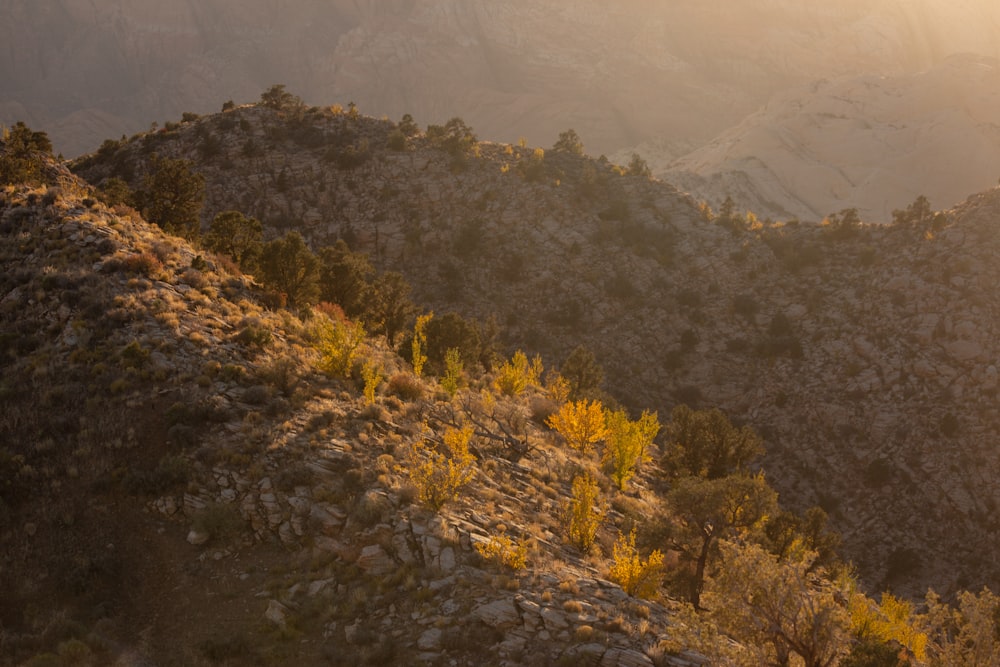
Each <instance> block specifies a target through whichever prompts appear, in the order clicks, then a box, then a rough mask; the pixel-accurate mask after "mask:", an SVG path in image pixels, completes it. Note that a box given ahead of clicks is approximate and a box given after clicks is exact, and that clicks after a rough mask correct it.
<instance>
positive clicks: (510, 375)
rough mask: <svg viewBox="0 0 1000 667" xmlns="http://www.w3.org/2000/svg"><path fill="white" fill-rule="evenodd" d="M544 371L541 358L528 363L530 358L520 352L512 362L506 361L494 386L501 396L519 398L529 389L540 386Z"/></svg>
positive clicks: (498, 373)
mask: <svg viewBox="0 0 1000 667" xmlns="http://www.w3.org/2000/svg"><path fill="white" fill-rule="evenodd" d="M542 370H543V369H542V359H541V357H538V356H535V357H534V358H533V359H531V361H528V356H527V355H526V354H525V353H524V352H522V351H521V350H518V351H517V352H515V353H514V356H513V357H511V359H510V361H505V362H504V363H503V365H502V366H501V367H500V369H499V370H498V371H497V377H496V379H495V380H494V381H493V384H494V386H495V387H496V389H497V391H499V392H500V393H501V394H505V395H507V396H519V395H520V394H522V393H523V392H524V390H525V389H527V388H528V387H531V386H535V387H537V386H538V383H539V382H540V381H541V377H542Z"/></svg>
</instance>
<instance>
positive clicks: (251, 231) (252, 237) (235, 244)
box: [203, 211, 264, 273]
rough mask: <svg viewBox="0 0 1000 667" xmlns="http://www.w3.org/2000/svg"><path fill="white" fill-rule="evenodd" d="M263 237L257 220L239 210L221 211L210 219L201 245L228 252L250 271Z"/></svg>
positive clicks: (258, 252)
mask: <svg viewBox="0 0 1000 667" xmlns="http://www.w3.org/2000/svg"><path fill="white" fill-rule="evenodd" d="M263 239H264V230H263V227H262V226H261V224H260V221H259V220H257V219H256V218H248V217H246V216H245V215H243V214H242V213H240V212H239V211H223V212H222V213H220V214H218V215H217V216H215V218H214V219H213V220H212V224H211V225H210V226H209V229H208V233H207V234H205V238H204V239H203V244H204V246H205V248H207V249H208V250H211V251H212V252H217V253H220V254H223V255H228V256H229V257H231V258H232V259H233V261H234V262H236V263H237V264H239V266H240V268H241V269H243V270H244V271H247V272H249V273H253V272H254V271H256V270H257V266H258V263H259V261H260V255H261V252H262V251H263V249H264V243H263Z"/></svg>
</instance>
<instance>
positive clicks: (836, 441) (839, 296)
mask: <svg viewBox="0 0 1000 667" xmlns="http://www.w3.org/2000/svg"><path fill="white" fill-rule="evenodd" d="M397 130H398V128H397V127H396V126H395V124H394V123H392V122H389V121H384V120H383V121H379V120H374V119H370V118H365V117H363V116H359V115H356V114H353V113H349V112H347V111H343V110H341V109H338V108H334V109H329V108H324V109H318V108H314V109H311V110H307V109H286V110H284V111H276V110H273V109H269V108H266V107H263V106H259V105H258V106H246V107H240V108H237V109H235V110H233V111H230V112H227V113H224V114H219V115H215V116H211V117H207V118H203V119H200V120H198V121H195V122H189V123H183V124H180V125H177V126H176V127H173V129H170V130H169V131H164V132H159V133H156V134H149V135H145V136H140V137H136V138H134V139H133V140H131V141H129V142H126V143H123V144H118V143H115V142H112V143H110V144H108V145H106V146H105V147H104V148H103V149H102V151H101V153H100V154H99V155H95V156H91V157H89V158H86V159H83V160H81V161H80V162H78V163H77V165H76V168H77V169H78V170H79V171H80V173H82V174H84V175H85V176H87V178H88V179H90V180H91V181H92V182H94V183H99V182H101V181H102V179H105V178H107V177H109V176H112V175H117V176H121V177H125V178H126V179H129V180H130V182H131V183H132V185H133V186H134V187H141V186H142V183H143V174H144V173H145V172H146V171H147V169H148V164H149V159H150V157H151V156H152V155H153V154H154V153H156V154H159V155H162V156H182V157H187V158H191V159H193V160H195V162H196V169H197V170H198V171H199V172H200V173H202V174H203V175H204V176H205V178H206V183H207V201H206V207H205V211H204V221H205V223H206V224H207V223H208V222H209V221H210V220H211V219H212V218H213V216H214V215H215V214H216V213H217V212H219V211H223V210H226V209H233V208H235V209H238V210H241V211H244V212H246V213H247V214H250V215H254V216H256V217H258V218H260V219H261V220H263V221H264V222H265V226H266V228H267V229H268V230H269V234H271V235H276V234H279V233H280V232H281V231H283V230H286V229H290V228H295V229H297V230H300V231H301V232H302V233H303V234H305V235H306V236H307V237H308V238H309V239H310V240H311V242H312V244H313V246H314V247H319V246H322V245H324V244H329V243H331V242H333V241H334V240H335V239H336V238H338V237H339V238H347V239H350V241H351V243H352V244H353V245H354V247H355V248H356V249H358V250H362V251H364V252H367V253H369V254H370V255H371V257H372V259H373V260H374V261H375V262H376V263H377V264H378V265H379V266H381V267H382V268H391V269H393V270H398V271H401V272H402V273H404V274H405V276H406V278H407V279H408V280H409V281H410V282H411V283H412V284H413V286H414V294H415V296H416V299H417V300H418V302H420V303H423V304H425V305H426V306H427V307H429V308H430V307H433V309H434V310H435V312H437V313H439V314H440V313H446V312H449V311H452V310H454V311H457V312H459V313H461V314H462V315H464V316H466V317H474V318H478V319H480V320H484V321H485V320H487V319H488V318H490V317H492V318H494V320H495V321H496V323H497V324H498V325H499V326H500V328H501V330H502V332H503V337H504V340H505V341H506V342H507V344H509V345H510V346H511V349H513V347H514V346H521V347H523V348H524V349H525V350H530V351H533V352H535V351H537V352H541V353H542V354H543V355H544V357H545V358H546V359H549V360H552V362H553V363H560V362H561V361H562V360H563V359H565V358H566V355H567V353H568V352H569V350H571V349H573V348H574V347H575V346H576V345H578V344H580V343H581V342H582V343H584V344H585V345H586V346H588V347H589V348H590V349H592V350H593V351H594V352H595V353H596V355H597V357H598V359H599V361H600V362H601V364H602V365H603V366H604V367H605V369H606V371H607V374H606V377H607V382H606V384H607V388H608V389H610V390H611V391H613V392H614V393H615V394H616V395H618V396H620V397H622V398H623V399H625V400H627V401H629V402H630V403H632V404H633V405H636V406H642V407H650V408H654V409H658V410H659V411H660V414H661V415H663V414H667V413H668V412H669V410H670V408H671V407H672V406H674V405H676V404H678V403H687V404H692V405H696V406H719V407H721V408H723V409H724V410H725V411H726V412H727V413H728V414H730V415H731V416H732V417H733V418H734V419H736V420H738V421H740V422H742V423H749V424H752V425H753V426H754V428H756V429H757V430H759V431H760V432H761V433H762V434H763V435H764V436H765V439H766V443H767V448H768V454H767V457H766V459H765V463H764V465H765V468H766V469H767V470H768V473H769V474H768V480H769V482H770V483H771V484H772V485H774V486H775V487H776V488H777V489H778V490H779V491H780V493H781V497H782V500H783V502H785V503H787V504H790V505H792V506H794V507H797V508H800V509H803V508H805V507H807V506H809V505H811V504H815V503H819V504H820V505H821V506H822V507H824V508H825V509H827V510H828V511H829V512H830V514H831V520H832V522H833V525H834V527H835V528H837V529H838V530H840V531H841V532H842V533H843V535H844V539H845V552H846V555H847V556H848V557H850V558H851V559H852V560H853V561H854V562H855V563H856V564H857V565H858V567H859V570H860V573H861V575H862V579H863V580H864V582H865V583H866V584H867V585H868V586H870V587H871V588H873V589H876V590H878V589H882V588H883V587H891V588H892V589H894V590H898V591H903V592H911V593H921V592H922V591H924V590H926V588H927V587H928V586H929V585H933V586H934V587H935V588H937V589H938V590H954V589H955V587H969V588H977V587H979V586H981V585H982V584H989V585H991V586H992V587H994V588H997V587H998V586H997V584H998V582H1000V570H998V568H997V566H996V564H995V563H993V562H992V558H991V557H990V556H988V554H991V553H993V552H994V551H995V550H996V547H997V546H998V545H997V544H996V534H997V533H996V530H995V520H996V519H995V517H996V511H995V510H996V503H997V493H996V492H995V489H994V486H993V485H992V483H991V479H992V477H993V475H994V473H995V471H996V470H997V468H998V466H1000V461H998V459H997V457H998V453H997V451H996V450H995V448H994V447H993V446H992V443H993V442H994V441H995V440H996V437H997V431H998V428H1000V414H998V412H997V410H996V408H995V396H996V391H997V382H998V371H997V368H996V365H995V360H996V358H997V356H998V354H997V353H998V350H997V341H998V340H1000V338H998V337H997V335H996V333H997V332H996V328H997V323H998V314H1000V304H998V303H997V299H996V296H995V293H996V290H995V289H993V288H994V287H995V285H996V284H997V280H998V278H1000V276H998V275H997V271H998V267H997V264H996V262H995V257H996V253H997V243H998V242H1000V241H998V240H997V238H998V237H997V233H996V231H997V225H998V224H1000V222H998V221H1000V193H998V192H997V191H995V190H991V191H987V192H984V193H983V194H980V195H977V196H975V197H973V198H971V199H970V200H968V201H967V202H966V203H964V204H962V205H961V206H959V207H957V208H955V209H953V210H950V211H947V212H945V213H943V214H940V215H933V214H931V212H930V211H929V210H927V209H926V207H922V206H920V205H917V204H914V205H913V206H912V207H910V210H909V212H908V214H907V216H905V220H901V221H900V222H899V223H898V224H894V225H889V226H869V225H864V224H861V223H859V222H857V221H855V220H853V219H850V218H849V217H847V218H845V219H840V218H839V217H838V218H837V219H835V220H831V221H830V222H829V224H827V225H816V224H805V223H802V224H776V225H770V226H764V225H762V224H760V223H759V222H757V221H756V220H754V219H749V220H748V219H745V218H744V217H742V216H739V215H735V214H732V213H730V214H728V215H726V216H719V217H715V218H713V217H711V216H709V215H707V214H706V212H705V211H704V210H702V209H699V207H698V206H697V205H696V204H695V202H693V201H692V200H691V199H690V198H688V197H686V196H685V195H683V194H681V193H679V192H678V191H677V190H676V189H674V188H673V187H671V186H670V185H668V184H666V183H662V182H658V181H653V180H649V179H648V178H646V177H643V176H636V175H630V174H628V173H626V170H623V169H620V168H617V167H615V166H613V165H611V164H608V163H606V162H601V161H594V160H590V159H587V158H584V157H580V156H577V155H574V154H572V153H567V152H555V151H548V152H545V151H538V150H532V149H531V148H528V147H523V148H522V147H518V146H509V145H506V144H495V143H477V144H470V145H469V146H468V147H467V148H461V147H459V148H457V149H456V148H455V144H448V143H447V142H446V141H444V140H443V139H442V135H441V134H440V133H437V134H436V135H435V136H436V137H437V138H434V137H432V138H428V136H426V135H425V134H424V133H418V134H414V135H412V136H409V137H406V136H405V134H403V133H401V132H398V131H397ZM401 136H402V137H403V138H404V141H403V142H402V143H400V141H399V139H400V137H401ZM390 142H391V144H392V146H393V147H394V148H389V147H388V146H389V145H390ZM206 145H207V146H209V147H210V149H209V150H206V148H205V146H206Z"/></svg>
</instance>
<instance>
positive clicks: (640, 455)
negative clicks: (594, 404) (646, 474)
mask: <svg viewBox="0 0 1000 667" xmlns="http://www.w3.org/2000/svg"><path fill="white" fill-rule="evenodd" d="M604 423H605V426H606V428H607V435H606V436H605V444H604V455H603V458H602V460H601V462H602V463H603V464H604V469H605V470H606V471H607V473H608V475H610V476H611V479H612V480H614V482H615V484H616V485H617V486H618V488H619V489H621V490H622V491H624V490H625V485H626V484H627V483H628V481H629V480H630V479H632V477H633V476H634V475H635V469H636V468H637V467H638V466H639V465H640V464H642V463H644V462H645V461H648V460H649V454H648V453H647V452H646V449H647V448H648V447H649V446H650V445H651V444H653V438H655V437H656V434H657V433H659V431H660V421H659V419H657V417H656V413H655V412H654V413H652V414H650V413H649V412H647V411H643V413H642V416H641V417H639V419H638V420H637V421H632V420H631V419H629V418H628V415H626V414H625V411H624V410H617V411H615V412H611V411H610V410H609V411H607V412H605V414H604Z"/></svg>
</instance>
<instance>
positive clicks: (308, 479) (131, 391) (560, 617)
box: [0, 164, 701, 667]
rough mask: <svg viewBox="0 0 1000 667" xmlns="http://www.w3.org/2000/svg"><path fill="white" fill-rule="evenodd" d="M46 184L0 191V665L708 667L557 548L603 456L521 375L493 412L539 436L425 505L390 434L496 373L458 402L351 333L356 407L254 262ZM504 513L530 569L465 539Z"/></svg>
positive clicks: (610, 516)
mask: <svg viewBox="0 0 1000 667" xmlns="http://www.w3.org/2000/svg"><path fill="white" fill-rule="evenodd" d="M44 180H45V182H46V185H44V186H40V187H38V186H34V187H32V186H23V185H21V186H4V187H3V189H2V190H0V265H2V267H3V271H2V272H0V275H2V282H0V295H2V296H0V318H2V322H3V328H2V331H3V332H4V333H3V337H2V339H0V341H2V348H0V350H2V356H0V362H2V376H0V378H2V380H0V401H2V408H3V409H2V410H0V466H2V468H0V472H2V475H0V480H2V484H3V486H2V487H0V499H2V500H3V502H2V504H0V536H2V539H0V545H2V547H0V559H2V561H0V562H2V565H3V567H2V568H0V589H2V590H3V591H4V600H5V604H3V605H2V606H0V619H2V627H0V664H4V665H7V664H10V665H14V664H32V665H37V664H58V665H64V664H78V665H81V664H82V665H87V664H116V665H149V664H156V665H196V666H197V665H212V664H232V665H237V664H268V665H303V664H307V665H311V664H324V665H325V664H344V665H358V664H370V665H384V664H414V663H416V662H423V663H428V664H441V663H443V662H447V664H452V665H481V664H556V663H557V662H560V661H561V662H562V663H564V664H579V663H580V662H581V661H591V662H594V663H598V662H599V663H600V664H603V665H620V666H622V667H625V666H651V665H653V664H658V665H672V666H677V667H684V666H690V665H694V664H699V662H701V661H700V660H698V659H697V656H694V655H691V654H688V653H686V652H684V651H683V650H679V649H683V646H677V645H676V642H673V641H672V638H673V633H674V632H675V630H674V629H671V627H672V621H671V619H672V612H671V611H670V610H669V609H668V607H667V606H664V605H663V604H659V603H656V602H646V601H639V600H637V599H635V598H632V597H630V596H628V595H626V594H625V593H624V592H623V591H622V589H621V588H620V587H618V586H617V585H615V584H612V583H611V582H609V581H608V580H607V579H606V578H605V577H606V574H607V573H606V565H605V560H604V558H600V557H596V556H591V555H587V556H583V557H581V555H580V553H579V552H578V551H576V550H574V549H572V548H569V547H566V546H565V545H564V543H563V538H562V535H563V526H562V525H561V519H560V516H561V512H562V507H561V504H562V503H563V502H565V500H566V498H567V497H568V496H567V495H566V494H567V493H568V486H567V484H568V483H569V477H567V475H571V474H573V473H575V472H576V471H579V470H581V469H590V468H592V467H593V466H594V462H593V461H588V460H587V459H586V458H585V457H582V456H580V455H578V454H576V453H573V452H572V451H568V450H567V448H565V447H563V446H559V445H556V444H555V443H554V442H553V441H552V440H551V438H550V437H549V436H548V435H547V434H546V431H547V429H543V428H542V427H540V426H539V425H538V424H537V423H536V422H535V421H534V420H533V419H532V414H533V413H532V412H531V410H532V408H531V405H533V404H537V403H538V401H542V402H544V401H545V400H547V399H546V398H545V396H544V393H543V392H542V391H541V390H540V389H531V390H530V391H529V392H528V394H526V395H525V396H523V397H522V398H519V399H514V398H507V397H503V396H497V397H496V401H497V402H496V403H495V405H494V408H495V410H497V411H498V412H496V413H495V414H502V415H505V416H504V417H501V418H502V419H507V418H509V419H511V420H512V421H511V424H513V423H515V422H516V423H519V424H520V426H519V427H518V428H520V429H521V435H523V436H524V438H525V440H526V441H527V442H529V443H530V444H531V445H532V446H533V447H534V448H536V449H535V451H533V453H531V454H530V455H529V456H526V457H524V458H521V459H520V461H517V462H515V461H511V460H510V459H511V458H517V457H510V456H507V455H505V452H504V451H503V449H502V448H497V447H496V445H495V444H494V442H493V441H491V440H490V438H489V437H488V434H486V435H483V436H480V435H476V436H475V439H474V441H473V442H474V446H475V448H476V464H475V466H474V476H473V479H472V481H471V483H470V484H468V485H467V487H466V488H465V489H464V490H463V492H462V494H461V495H460V496H459V498H458V500H457V501H456V502H454V503H451V504H449V505H447V506H446V507H445V508H444V509H442V510H441V511H440V512H431V511H428V510H426V509H424V508H423V506H422V505H420V504H418V503H415V502H414V489H413V487H412V485H411V484H410V483H409V482H408V479H409V477H408V469H409V468H408V463H407V461H408V459H407V452H408V451H409V449H410V447H412V446H413V445H414V443H417V442H421V441H428V440H435V439H439V438H440V437H441V435H442V433H444V432H445V430H446V425H447V424H448V423H450V422H451V421H453V420H454V418H455V416H456V412H460V411H461V410H462V409H463V408H461V407H460V406H461V405H463V401H468V400H470V397H471V400H472V401H473V403H475V400H476V399H475V397H476V396H479V391H480V390H484V391H486V392H487V394H488V393H489V391H490V390H489V386H490V383H489V381H490V378H488V377H487V378H470V380H471V381H472V382H473V383H474V384H473V386H472V387H471V388H470V389H467V390H463V391H462V392H461V393H460V396H459V399H458V400H456V401H454V402H452V401H450V400H448V397H447V394H444V393H443V392H442V391H441V390H440V388H439V387H437V386H436V383H435V382H434V381H433V380H430V379H428V380H421V379H418V378H416V377H414V376H413V375H412V374H411V373H410V371H408V370H407V369H406V368H405V366H404V365H403V363H402V362H401V361H400V360H399V359H398V357H396V356H395V355H394V354H392V353H391V352H390V351H388V350H386V349H385V346H384V344H382V343H380V342H379V341H377V340H374V339H369V340H367V341H366V342H365V344H364V346H363V348H362V350H361V354H362V356H363V357H364V358H365V359H366V360H368V361H369V362H373V363H378V364H379V365H380V366H381V368H382V370H383V371H384V373H385V374H386V376H387V377H390V378H393V377H396V379H395V382H396V384H395V385H394V384H393V381H392V380H390V382H388V383H386V384H382V385H381V386H379V387H377V393H376V395H375V398H374V403H372V404H368V402H367V401H366V400H365V399H364V398H363V397H362V396H361V393H360V392H359V390H358V388H357V386H356V385H355V383H354V381H353V380H351V379H349V378H340V379H338V378H334V377H330V376H327V375H325V374H323V373H319V372H318V371H316V370H315V362H316V355H317V352H316V348H315V338H314V335H313V334H310V328H309V327H310V325H309V323H303V322H301V321H299V320H298V319H297V318H295V317H294V316H292V315H291V314H289V313H288V312H284V311H281V312H272V311H269V310H265V309H263V308H262V307H261V306H260V305H258V303H257V302H258V299H259V296H260V292H259V290H258V289H257V288H256V287H255V286H254V285H253V283H252V280H251V279H249V278H247V277H246V276H242V275H240V274H238V273H236V274H233V273H229V272H227V271H226V270H224V269H223V268H220V267H219V266H217V265H216V264H215V263H214V262H213V261H211V260H206V259H204V258H202V257H200V256H199V255H198V254H197V253H196V252H195V251H194V250H193V249H192V248H191V247H190V246H188V245H187V244H186V243H184V242H183V241H180V240H179V239H176V238H173V237H169V236H166V235H165V234H163V233H162V232H161V231H160V230H159V229H158V228H155V227H153V226H150V225H148V224H147V223H146V222H145V221H143V220H142V219H140V218H139V217H138V216H137V215H136V214H135V212H134V211H131V210H130V209H128V208H126V207H118V208H116V209H109V208H107V207H105V206H104V205H103V204H100V203H98V202H96V201H95V200H94V198H93V191H92V190H90V189H89V188H87V187H86V186H85V185H83V184H82V183H81V182H80V181H79V180H77V179H76V178H74V177H72V176H71V175H69V173H68V172H66V171H65V170H64V169H62V168H61V167H57V166H55V165H52V164H49V165H48V166H47V167H46V170H45V178H44ZM314 317H318V315H316V316H314ZM397 376H398V377H397ZM399 378H402V380H400V379H399ZM394 386H395V387H396V389H394V388H393V387H394ZM399 387H403V388H404V389H405V391H403V390H402V389H399ZM529 399H530V400H529ZM531 401H534V403H532V402H531ZM472 414H477V413H472ZM483 414H485V413H483ZM595 472H596V471H595ZM652 472H653V469H652V468H647V469H646V470H644V471H643V473H642V474H641V475H640V477H639V478H638V479H637V481H636V483H635V484H634V486H633V487H632V490H631V491H630V493H629V494H628V495H627V496H626V495H624V494H623V495H621V496H617V497H616V498H615V500H614V503H613V504H612V506H610V507H609V508H608V509H607V512H606V513H605V515H604V516H605V521H604V525H603V527H602V529H601V532H600V534H599V543H600V544H601V546H602V549H603V552H604V553H605V554H607V553H609V552H610V541H613V540H614V535H615V534H616V531H617V530H618V528H622V529H625V528H627V527H628V526H629V525H632V524H634V522H635V520H637V519H638V518H641V517H642V516H660V515H662V512H663V508H662V505H661V502H662V501H661V500H660V499H659V496H658V495H657V494H656V493H654V492H653V491H652V489H651V487H650V482H651V481H652V480H654V479H655V478H654V477H651V476H650V473H652ZM564 478H566V479H564ZM501 534H505V535H508V536H510V537H511V538H513V539H515V540H516V541H517V543H520V544H522V545H524V546H525V547H526V556H527V567H524V568H521V569H513V570H508V569H506V568H503V567H501V566H499V565H495V564H492V563H491V561H489V560H487V559H485V558H484V557H482V556H480V555H479V553H478V552H477V550H476V549H475V548H474V547H475V545H476V544H483V543H488V542H489V540H490V539H491V537H492V536H498V535H501ZM594 553H595V554H596V553H597V552H594ZM665 646H666V647H669V651H668V649H667V648H664V647H665ZM654 661H655V663H654Z"/></svg>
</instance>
